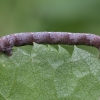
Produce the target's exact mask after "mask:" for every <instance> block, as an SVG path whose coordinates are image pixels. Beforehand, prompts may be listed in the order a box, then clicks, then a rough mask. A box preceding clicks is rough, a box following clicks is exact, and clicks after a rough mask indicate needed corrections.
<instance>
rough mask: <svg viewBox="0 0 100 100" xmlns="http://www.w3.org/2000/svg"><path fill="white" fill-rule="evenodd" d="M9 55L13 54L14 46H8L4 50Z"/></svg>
mask: <svg viewBox="0 0 100 100" xmlns="http://www.w3.org/2000/svg"><path fill="white" fill-rule="evenodd" d="M3 52H4V53H5V54H6V55H7V56H11V55H12V47H6V48H5V50H4V51H3Z"/></svg>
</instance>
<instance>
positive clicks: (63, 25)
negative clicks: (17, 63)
mask: <svg viewBox="0 0 100 100" xmlns="http://www.w3.org/2000/svg"><path fill="white" fill-rule="evenodd" d="M26 31H70V32H87V33H95V34H99V33H100V1H99V0H0V36H3V35H5V34H11V33H15V32H26Z"/></svg>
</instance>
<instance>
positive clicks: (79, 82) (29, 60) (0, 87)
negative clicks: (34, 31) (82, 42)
mask: <svg viewBox="0 0 100 100" xmlns="http://www.w3.org/2000/svg"><path fill="white" fill-rule="evenodd" d="M99 99H100V59H98V58H97V57H96V56H94V55H92V54H90V53H88V52H86V51H84V50H81V49H79V48H77V47H76V46H74V51H73V54H72V55H70V54H69V53H68V51H67V50H66V49H64V48H62V47H61V46H58V50H57V49H55V48H54V47H52V46H51V45H48V46H46V45H40V44H34V46H33V49H32V52H31V54H28V53H27V52H26V51H23V50H21V49H18V50H17V52H14V53H13V55H12V56H11V57H7V56H5V55H3V54H1V55H0V100H99Z"/></svg>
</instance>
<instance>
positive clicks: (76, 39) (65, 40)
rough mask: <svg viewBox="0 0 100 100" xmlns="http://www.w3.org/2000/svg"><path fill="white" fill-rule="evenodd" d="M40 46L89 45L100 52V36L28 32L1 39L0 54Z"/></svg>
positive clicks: (10, 53) (8, 53)
mask: <svg viewBox="0 0 100 100" xmlns="http://www.w3.org/2000/svg"><path fill="white" fill-rule="evenodd" d="M33 42H36V43H39V44H68V45H88V46H93V47H96V48H97V49H99V50H100V36H98V35H94V34H85V33H70V32H27V33H16V34H11V35H7V36H3V37H1V38H0V52H4V53H6V54H7V55H9V56H10V55H12V47H13V46H24V45H33Z"/></svg>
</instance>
